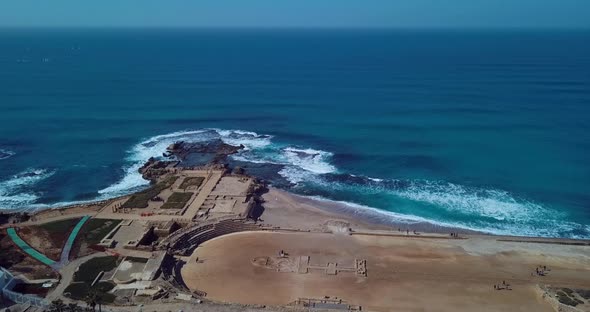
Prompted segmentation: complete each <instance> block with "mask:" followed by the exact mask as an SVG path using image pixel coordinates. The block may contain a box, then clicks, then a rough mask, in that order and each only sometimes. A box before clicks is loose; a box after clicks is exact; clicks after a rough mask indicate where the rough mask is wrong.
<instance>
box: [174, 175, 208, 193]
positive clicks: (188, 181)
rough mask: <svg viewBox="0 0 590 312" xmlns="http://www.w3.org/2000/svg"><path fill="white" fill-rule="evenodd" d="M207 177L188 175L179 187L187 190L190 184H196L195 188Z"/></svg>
mask: <svg viewBox="0 0 590 312" xmlns="http://www.w3.org/2000/svg"><path fill="white" fill-rule="evenodd" d="M203 181H205V178H203V177H186V178H184V180H183V181H182V183H181V184H180V186H179V187H178V188H180V189H183V190H186V189H187V188H188V187H189V186H196V187H195V188H199V186H201V184H203Z"/></svg>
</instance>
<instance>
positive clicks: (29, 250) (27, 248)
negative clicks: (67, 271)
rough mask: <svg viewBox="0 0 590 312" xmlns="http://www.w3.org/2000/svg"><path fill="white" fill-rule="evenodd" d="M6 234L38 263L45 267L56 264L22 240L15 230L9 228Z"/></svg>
mask: <svg viewBox="0 0 590 312" xmlns="http://www.w3.org/2000/svg"><path fill="white" fill-rule="evenodd" d="M6 232H7V233H8V236H10V238H11V239H12V241H13V242H14V243H15V244H16V245H17V246H18V247H19V248H20V249H22V250H23V251H24V252H26V253H27V254H29V256H31V257H33V258H35V259H37V260H38V261H40V262H41V263H43V264H45V265H48V266H50V267H53V265H54V264H55V261H53V260H51V259H49V258H47V256H45V255H44V254H42V253H40V252H38V251H37V250H36V249H35V248H33V247H31V246H29V244H27V243H26V242H25V241H24V240H23V239H22V238H20V236H18V234H16V230H15V229H14V228H9V229H7V230H6Z"/></svg>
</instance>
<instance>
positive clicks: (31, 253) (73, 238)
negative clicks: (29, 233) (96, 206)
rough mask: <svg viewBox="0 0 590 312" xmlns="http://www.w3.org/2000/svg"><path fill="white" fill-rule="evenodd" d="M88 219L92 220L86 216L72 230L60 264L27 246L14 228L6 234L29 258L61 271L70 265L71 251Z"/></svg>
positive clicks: (62, 252) (62, 251)
mask: <svg viewBox="0 0 590 312" xmlns="http://www.w3.org/2000/svg"><path fill="white" fill-rule="evenodd" d="M88 219H90V216H84V217H83V218H82V219H80V221H78V224H76V226H75V227H74V229H73V230H72V233H70V236H69V237H68V240H67V241H66V244H65V245H64V247H63V249H62V250H61V257H60V259H59V262H55V261H53V260H51V259H49V258H47V256H45V255H44V254H42V253H40V252H39V251H37V250H36V249H35V248H33V247H31V246H30V245H29V244H27V242H25V241H24V240H23V239H22V238H20V236H18V234H17V233H16V230H15V229H14V228H9V229H7V230H6V232H7V233H8V236H10V238H11V239H12V241H13V242H14V243H15V244H16V245H17V246H18V247H19V248H20V249H22V250H23V251H24V252H26V253H27V254H28V255H29V256H31V257H33V258H35V259H36V260H38V261H40V262H41V263H43V264H45V265H47V266H50V267H51V268H52V269H54V270H56V271H59V269H60V268H61V267H63V266H64V265H66V264H67V263H68V259H69V256H70V251H71V250H72V245H74V241H76V237H77V236H78V233H79V232H80V229H82V226H83V225H84V223H86V221H88Z"/></svg>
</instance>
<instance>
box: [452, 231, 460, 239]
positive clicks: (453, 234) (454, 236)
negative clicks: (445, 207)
mask: <svg viewBox="0 0 590 312" xmlns="http://www.w3.org/2000/svg"><path fill="white" fill-rule="evenodd" d="M451 237H453V238H459V233H455V232H451Z"/></svg>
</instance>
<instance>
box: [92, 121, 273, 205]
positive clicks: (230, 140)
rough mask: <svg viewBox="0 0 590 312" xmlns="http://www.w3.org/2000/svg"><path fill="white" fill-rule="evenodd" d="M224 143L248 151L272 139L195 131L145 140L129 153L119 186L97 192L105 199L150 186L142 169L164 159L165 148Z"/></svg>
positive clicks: (234, 132) (251, 134)
mask: <svg viewBox="0 0 590 312" xmlns="http://www.w3.org/2000/svg"><path fill="white" fill-rule="evenodd" d="M216 139H221V140H222V141H223V142H225V143H226V144H230V145H236V146H239V145H244V147H245V149H246V150H251V149H257V148H262V147H264V146H266V145H269V144H270V139H271V137H270V136H267V135H259V134H257V133H255V132H249V131H242V130H221V129H202V130H194V131H178V132H173V133H169V134H164V135H158V136H154V137H151V138H149V139H147V140H144V141H142V142H140V143H138V144H136V145H135V146H133V148H132V149H131V150H129V151H128V156H127V159H126V160H127V162H128V163H129V165H128V166H126V167H125V168H124V169H123V170H124V171H125V174H124V176H123V178H122V179H121V180H119V181H118V182H117V183H115V184H113V185H111V186H109V187H107V188H104V189H102V190H100V191H98V193H99V194H101V195H102V196H103V197H104V196H107V197H115V196H120V195H124V194H128V193H130V192H133V191H135V190H138V189H140V188H143V187H145V186H147V185H148V184H149V181H147V180H145V179H143V178H142V176H141V174H140V173H139V168H141V166H142V165H143V164H145V162H146V161H147V160H148V159H150V158H151V157H154V158H162V153H164V152H165V151H166V148H167V147H168V146H170V144H173V143H174V142H178V141H185V142H189V143H198V142H206V141H211V140H216Z"/></svg>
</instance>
